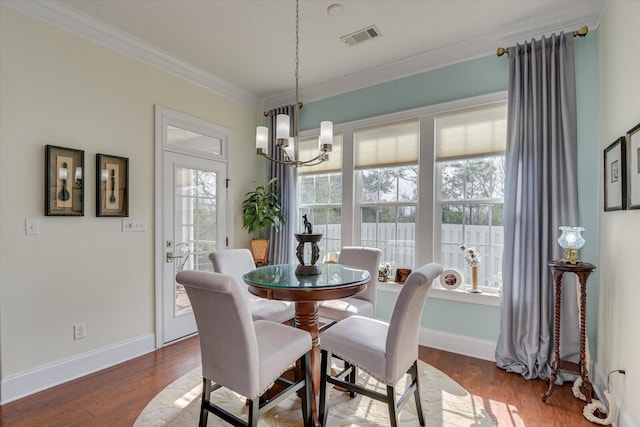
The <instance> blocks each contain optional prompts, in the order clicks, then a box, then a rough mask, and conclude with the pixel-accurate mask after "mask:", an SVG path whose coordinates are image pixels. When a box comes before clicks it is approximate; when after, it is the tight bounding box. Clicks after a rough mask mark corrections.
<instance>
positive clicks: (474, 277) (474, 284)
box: [467, 266, 482, 294]
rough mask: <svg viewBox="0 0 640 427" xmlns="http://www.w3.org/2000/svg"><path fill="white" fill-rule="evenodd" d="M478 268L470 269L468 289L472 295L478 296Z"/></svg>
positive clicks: (479, 291)
mask: <svg viewBox="0 0 640 427" xmlns="http://www.w3.org/2000/svg"><path fill="white" fill-rule="evenodd" d="M478 268H479V267H478V266H472V267H471V289H468V290H467V291H468V292H471V293H473V294H479V293H481V292H482V291H481V290H480V289H478Z"/></svg>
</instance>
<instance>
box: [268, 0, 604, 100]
mask: <svg viewBox="0 0 640 427" xmlns="http://www.w3.org/2000/svg"><path fill="white" fill-rule="evenodd" d="M605 7H606V2H602V3H591V7H590V8H589V9H588V10H586V11H585V12H584V13H582V14H581V15H576V16H572V17H566V18H564V19H557V20H555V21H554V20H549V21H547V22H545V23H544V24H542V25H540V21H539V20H537V21H535V22H534V21H531V22H525V23H520V24H519V25H517V26H513V27H508V28H503V29H502V30H501V31H496V32H495V33H494V34H490V35H488V36H485V37H481V38H477V39H474V40H469V41H465V42H462V43H457V44H453V45H450V46H446V47H444V48H440V49H434V50H431V51H428V52H425V53H422V54H420V55H416V56H413V57H409V58H405V59H402V60H400V61H395V62H393V63H388V64H383V65H380V66H378V67H374V68H370V69H368V70H365V71H362V72H358V73H353V74H350V75H346V76H343V77H339V78H337V79H333V80H330V81H326V82H322V83H319V84H316V85H310V86H307V87H305V88H303V89H301V90H300V99H301V100H302V101H303V102H313V101H318V100H321V99H325V98H330V97H332V96H336V95H341V94H344V93H347V92H352V91H355V90H359V89H364V88H367V87H371V86H375V85H378V84H382V83H386V82H390V81H393V80H398V79H401V78H404V77H409V76H412V75H416V74H420V73H424V72H427V71H431V70H435V69H438V68H442V67H446V66H448V65H453V64H457V63H461V62H466V61H470V60H473V59H477V58H482V57H486V56H489V55H495V54H496V49H497V48H498V47H500V46H504V47H506V46H513V45H515V44H516V43H520V42H523V41H524V40H529V39H531V38H539V37H542V36H544V35H548V34H552V33H554V32H555V33H557V32H560V31H565V32H566V31H574V30H577V29H578V28H580V27H582V26H584V25H587V26H588V27H589V31H594V30H597V29H598V27H599V26H600V22H601V20H602V17H603V14H604V9H605ZM292 102H295V92H294V91H293V90H289V91H286V92H281V93H279V94H275V95H273V96H268V97H265V98H262V100H261V104H262V105H264V106H265V109H269V108H274V107H276V106H279V105H282V104H286V103H292Z"/></svg>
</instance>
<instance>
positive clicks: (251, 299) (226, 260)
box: [209, 249, 295, 323]
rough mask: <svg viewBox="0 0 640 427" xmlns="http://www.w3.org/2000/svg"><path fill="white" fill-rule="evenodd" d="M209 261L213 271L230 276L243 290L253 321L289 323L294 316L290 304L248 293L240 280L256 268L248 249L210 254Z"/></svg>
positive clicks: (293, 310) (246, 287)
mask: <svg viewBox="0 0 640 427" xmlns="http://www.w3.org/2000/svg"><path fill="white" fill-rule="evenodd" d="M209 259H210V260H211V263H212V264H213V270H214V271H216V272H218V273H222V274H228V275H230V276H232V277H233V278H234V279H235V280H236V282H237V283H238V284H240V285H241V287H242V288H243V295H244V297H245V299H246V300H247V303H248V304H249V311H250V312H251V317H252V318H253V320H270V321H272V322H278V323H284V322H290V321H291V319H293V317H294V316H295V306H294V305H293V304H292V303H290V302H285V301H275V300H267V299H264V298H260V297H257V296H255V295H253V294H252V293H250V292H249V287H248V286H246V285H245V283H244V280H242V275H243V274H245V273H247V272H249V271H251V270H253V269H254V268H256V265H255V263H254V262H253V256H252V255H251V251H250V250H249V249H226V250H222V251H216V252H211V253H210V254H209Z"/></svg>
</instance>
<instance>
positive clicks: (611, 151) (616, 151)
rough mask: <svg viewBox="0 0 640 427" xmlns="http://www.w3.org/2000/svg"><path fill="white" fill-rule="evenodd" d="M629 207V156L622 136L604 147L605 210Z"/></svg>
mask: <svg viewBox="0 0 640 427" xmlns="http://www.w3.org/2000/svg"><path fill="white" fill-rule="evenodd" d="M626 208H627V157H626V155H625V138H624V136H621V137H620V138H618V139H617V140H615V141H614V142H613V143H612V144H611V145H609V146H608V147H607V148H605V149H604V210H605V211H617V210H621V209H626Z"/></svg>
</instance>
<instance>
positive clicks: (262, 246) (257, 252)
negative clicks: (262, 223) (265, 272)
mask: <svg viewBox="0 0 640 427" xmlns="http://www.w3.org/2000/svg"><path fill="white" fill-rule="evenodd" d="M250 247H251V255H253V261H254V262H255V263H256V266H258V267H260V266H261V265H267V264H269V261H268V260H267V255H268V254H269V240H268V239H253V240H251V246H250Z"/></svg>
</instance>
